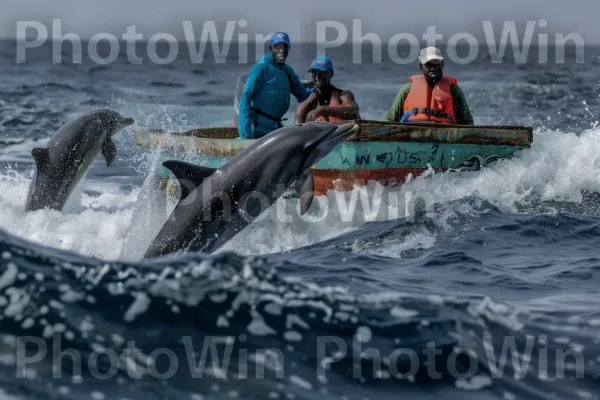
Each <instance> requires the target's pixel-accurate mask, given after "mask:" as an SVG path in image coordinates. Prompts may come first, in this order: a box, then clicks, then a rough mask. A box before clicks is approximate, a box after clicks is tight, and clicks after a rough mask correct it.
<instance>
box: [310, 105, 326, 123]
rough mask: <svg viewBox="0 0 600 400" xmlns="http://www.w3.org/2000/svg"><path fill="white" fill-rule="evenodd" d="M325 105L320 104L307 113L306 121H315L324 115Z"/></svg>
mask: <svg viewBox="0 0 600 400" xmlns="http://www.w3.org/2000/svg"><path fill="white" fill-rule="evenodd" d="M325 108H326V107H325V106H319V107H317V108H315V109H314V110H312V111H311V112H309V113H308V114H307V115H306V122H310V121H314V120H316V119H317V118H319V117H321V116H322V113H323V111H324V110H325Z"/></svg>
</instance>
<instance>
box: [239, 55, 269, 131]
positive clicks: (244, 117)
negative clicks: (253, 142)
mask: <svg viewBox="0 0 600 400" xmlns="http://www.w3.org/2000/svg"><path fill="white" fill-rule="evenodd" d="M263 71H264V64H263V63H256V64H254V65H253V66H252V68H251V69H250V72H249V73H248V77H247V78H246V85H245V86H244V92H243V93H242V97H241V98H240V104H239V106H240V109H239V113H238V133H239V134H240V137H241V138H243V139H253V138H254V137H255V132H254V120H253V118H252V115H254V111H252V110H251V109H250V104H251V103H252V101H254V99H256V95H257V93H258V91H259V90H260V87H261V84H262V77H263Z"/></svg>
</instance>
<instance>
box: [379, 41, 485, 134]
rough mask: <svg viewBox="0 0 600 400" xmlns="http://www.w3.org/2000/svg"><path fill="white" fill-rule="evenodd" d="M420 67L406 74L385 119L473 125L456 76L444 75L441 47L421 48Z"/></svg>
mask: <svg viewBox="0 0 600 400" xmlns="http://www.w3.org/2000/svg"><path fill="white" fill-rule="evenodd" d="M419 67H420V68H421V72H422V74H420V75H413V76H411V77H410V78H409V83H407V84H406V85H404V86H403V87H402V88H401V89H400V91H399V92H398V95H397V96H396V99H395V100H394V103H393V104H392V106H391V107H390V110H389V111H388V113H387V115H386V116H385V118H384V120H385V121H391V122H438V123H443V124H460V125H473V124H474V120H473V116H472V115H471V112H470V110H469V106H468V105H467V100H466V99H465V95H464V93H463V91H462V90H461V89H460V88H459V87H458V83H457V80H456V78H453V77H451V76H447V75H444V72H443V70H444V57H442V54H441V52H440V50H439V49H437V48H435V47H427V48H425V49H422V50H421V52H420V54H419Z"/></svg>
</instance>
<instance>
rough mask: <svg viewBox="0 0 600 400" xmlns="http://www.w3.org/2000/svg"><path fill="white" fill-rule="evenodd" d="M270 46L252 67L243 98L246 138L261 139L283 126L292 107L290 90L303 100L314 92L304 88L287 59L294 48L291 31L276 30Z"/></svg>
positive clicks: (241, 132)
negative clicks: (292, 46) (291, 41)
mask: <svg viewBox="0 0 600 400" xmlns="http://www.w3.org/2000/svg"><path fill="white" fill-rule="evenodd" d="M269 50H270V52H269V53H267V54H265V55H264V56H263V57H262V58H261V60H260V61H259V62H257V63H256V64H254V66H253V67H252V68H251V69H250V73H249V74H248V78H247V79H246V85H245V87H244V92H243V93H242V96H241V98H240V108H239V115H238V132H239V135H240V138H242V139H258V138H260V137H262V136H264V135H266V134H268V133H270V132H272V131H274V130H276V129H279V128H281V127H283V124H282V123H281V121H282V117H283V116H284V115H285V113H286V112H287V111H288V109H289V108H290V93H291V94H293V95H294V97H295V98H296V100H297V101H298V103H301V102H302V101H304V100H305V99H306V98H307V97H308V96H309V95H310V93H311V92H312V89H306V88H304V86H303V85H302V82H301V81H300V78H299V77H298V75H297V74H296V72H294V70H293V69H292V67H290V66H289V65H288V64H286V63H285V60H286V58H287V56H288V53H289V50H290V38H289V36H288V35H287V33H284V32H275V33H274V34H273V35H272V36H271V42H270V45H269Z"/></svg>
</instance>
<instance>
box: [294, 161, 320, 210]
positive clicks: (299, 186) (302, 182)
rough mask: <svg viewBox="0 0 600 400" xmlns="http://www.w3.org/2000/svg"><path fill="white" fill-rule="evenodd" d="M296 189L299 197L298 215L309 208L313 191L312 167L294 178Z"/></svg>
mask: <svg viewBox="0 0 600 400" xmlns="http://www.w3.org/2000/svg"><path fill="white" fill-rule="evenodd" d="M296 191H297V192H298V196H299V197H300V215H304V214H306V212H307V211H308V209H309V208H310V205H311V204H312V201H313V197H314V193H315V190H314V183H313V176H312V169H310V168H309V169H308V170H306V171H305V172H304V173H303V174H302V175H300V177H299V178H298V179H297V180H296Z"/></svg>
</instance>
